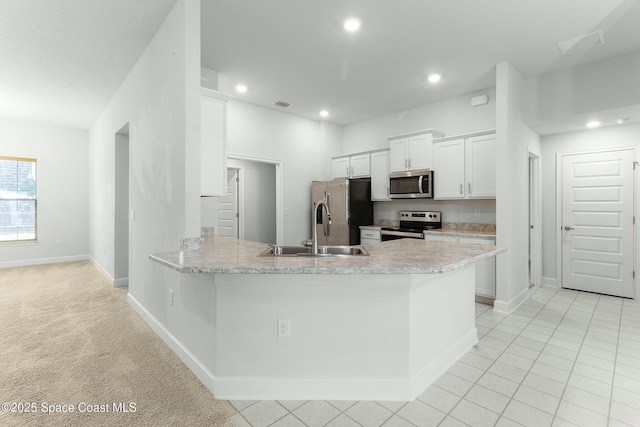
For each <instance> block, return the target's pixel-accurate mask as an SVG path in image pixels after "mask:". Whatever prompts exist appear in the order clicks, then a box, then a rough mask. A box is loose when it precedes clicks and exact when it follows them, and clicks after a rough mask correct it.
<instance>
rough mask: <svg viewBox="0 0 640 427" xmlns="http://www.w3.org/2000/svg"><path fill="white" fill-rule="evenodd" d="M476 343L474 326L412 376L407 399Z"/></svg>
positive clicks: (417, 393)
mask: <svg viewBox="0 0 640 427" xmlns="http://www.w3.org/2000/svg"><path fill="white" fill-rule="evenodd" d="M476 344H478V330H477V329H476V328H475V326H474V327H473V329H472V330H471V331H469V332H468V333H467V334H466V335H464V336H463V337H461V338H460V339H459V340H458V341H457V342H456V343H454V344H453V345H452V346H451V347H450V348H449V349H447V351H445V352H444V353H442V354H441V355H440V356H439V357H438V358H437V359H436V360H434V361H432V362H431V363H429V365H427V366H425V367H424V368H423V369H422V370H421V371H420V372H418V374H417V375H415V376H414V377H413V379H412V380H411V394H410V398H409V400H415V399H417V398H418V396H420V395H421V394H422V393H423V392H424V391H425V390H426V389H427V388H428V387H429V386H430V385H431V384H433V382H434V381H435V380H437V379H438V378H439V377H440V376H441V375H442V374H444V373H445V372H447V371H448V370H449V368H451V367H452V366H453V365H455V364H456V362H457V361H458V360H459V359H460V358H461V357H462V356H464V355H465V354H467V352H468V351H469V350H471V348H472V347H473V346H474V345H476ZM376 400H377V399H376ZM395 400H398V399H395Z"/></svg>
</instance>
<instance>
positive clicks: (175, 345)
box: [127, 293, 218, 398]
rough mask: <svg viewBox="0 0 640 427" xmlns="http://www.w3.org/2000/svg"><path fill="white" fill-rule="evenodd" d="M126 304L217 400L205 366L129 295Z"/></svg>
mask: <svg viewBox="0 0 640 427" xmlns="http://www.w3.org/2000/svg"><path fill="white" fill-rule="evenodd" d="M127 302H128V303H129V305H130V306H131V307H133V309H134V310H135V311H136V312H137V313H138V314H139V315H140V317H142V320H144V321H145V323H146V324H147V325H149V327H150V328H151V329H153V331H154V332H155V333H156V334H157V335H158V336H159V337H160V339H161V340H162V341H164V343H165V344H167V345H168V346H169V348H170V349H171V350H172V351H173V352H174V353H175V354H176V356H178V358H179V359H180V360H182V362H183V363H184V364H185V365H187V368H189V369H190V370H191V372H193V374H194V375H195V376H196V377H197V378H198V379H199V380H200V382H201V383H202V384H204V386H205V387H206V388H207V389H209V391H210V392H211V394H213V395H214V396H215V397H216V398H218V396H217V394H216V393H215V387H214V385H215V383H216V378H215V376H214V375H213V373H212V372H211V371H210V370H209V369H207V367H206V366H204V365H203V364H202V362H200V360H198V359H197V358H196V357H195V356H194V355H193V354H192V353H191V352H190V351H189V350H187V349H186V348H185V347H184V346H183V345H182V343H181V342H180V341H178V339H177V338H176V337H175V336H173V334H171V332H169V331H168V330H167V329H166V328H165V327H164V326H163V325H162V324H160V322H159V321H158V319H156V318H155V317H154V316H153V315H152V314H151V313H149V312H148V311H147V309H146V308H144V307H143V306H142V305H141V304H140V303H139V302H138V301H137V300H136V299H135V298H134V297H133V296H131V294H130V293H128V294H127Z"/></svg>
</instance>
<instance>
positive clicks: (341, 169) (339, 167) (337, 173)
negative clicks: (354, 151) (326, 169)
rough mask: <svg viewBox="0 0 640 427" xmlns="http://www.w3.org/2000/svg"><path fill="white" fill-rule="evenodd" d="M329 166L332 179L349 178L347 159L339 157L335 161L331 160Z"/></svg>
mask: <svg viewBox="0 0 640 427" xmlns="http://www.w3.org/2000/svg"><path fill="white" fill-rule="evenodd" d="M331 165H332V171H333V172H332V176H333V179H336V178H349V167H350V166H349V157H339V158H337V159H333V161H332V162H331Z"/></svg>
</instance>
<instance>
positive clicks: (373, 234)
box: [360, 230, 382, 245]
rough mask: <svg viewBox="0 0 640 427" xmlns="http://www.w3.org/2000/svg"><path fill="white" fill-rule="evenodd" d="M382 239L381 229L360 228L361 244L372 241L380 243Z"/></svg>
mask: <svg viewBox="0 0 640 427" xmlns="http://www.w3.org/2000/svg"><path fill="white" fill-rule="evenodd" d="M381 240H382V238H381V236H380V231H379V230H360V244H361V245H368V244H371V243H380V241H381Z"/></svg>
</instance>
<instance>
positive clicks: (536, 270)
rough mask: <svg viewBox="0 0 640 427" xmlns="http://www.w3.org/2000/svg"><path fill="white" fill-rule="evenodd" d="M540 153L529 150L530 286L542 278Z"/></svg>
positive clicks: (539, 281)
mask: <svg viewBox="0 0 640 427" xmlns="http://www.w3.org/2000/svg"><path fill="white" fill-rule="evenodd" d="M540 160H541V157H540V155H539V154H537V153H534V152H533V151H531V150H529V163H528V165H529V170H528V185H527V188H528V192H529V194H528V197H527V204H528V209H527V211H528V215H529V221H528V227H529V230H528V232H529V233H528V234H529V287H532V286H534V285H540V283H541V280H542V165H541V161H540Z"/></svg>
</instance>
